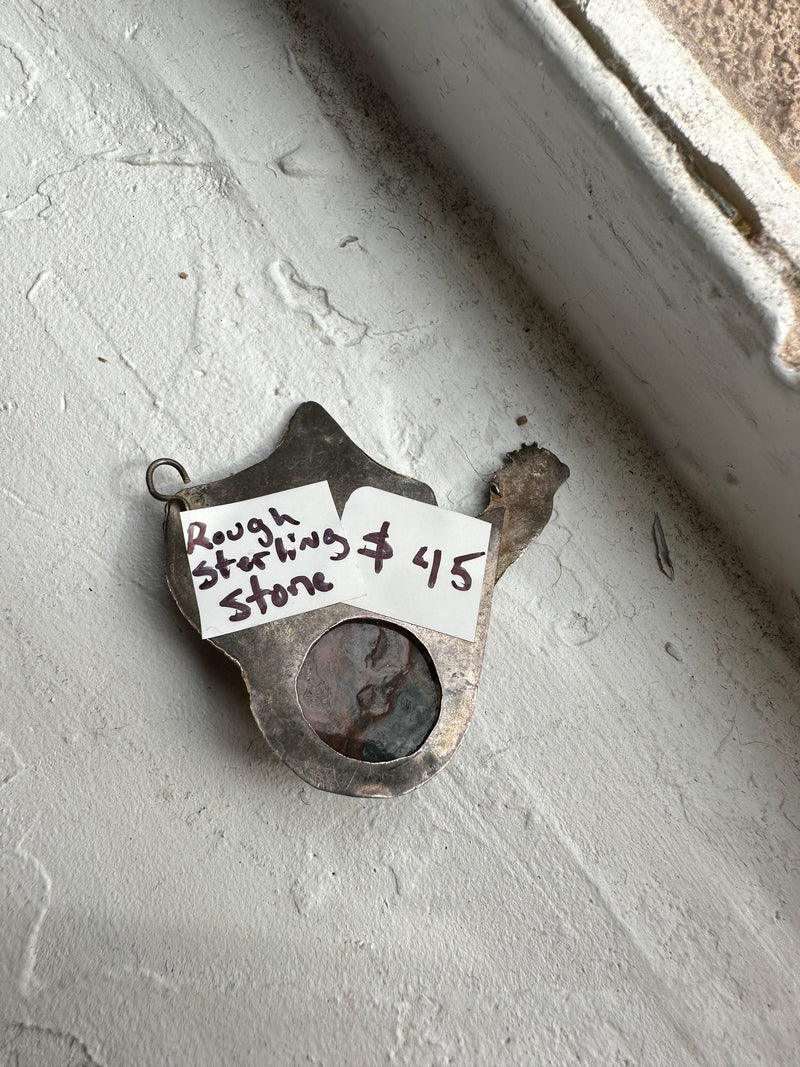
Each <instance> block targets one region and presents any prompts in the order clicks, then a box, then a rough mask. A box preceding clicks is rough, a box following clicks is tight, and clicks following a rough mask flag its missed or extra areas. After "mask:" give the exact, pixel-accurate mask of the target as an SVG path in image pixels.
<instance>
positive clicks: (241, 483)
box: [148, 403, 569, 797]
mask: <svg viewBox="0 0 800 1067" xmlns="http://www.w3.org/2000/svg"><path fill="white" fill-rule="evenodd" d="M164 462H171V461H164V460H160V461H157V463H164ZM174 465H175V466H176V468H177V469H178V470H179V471H181V472H183V468H181V467H180V466H179V465H178V464H174ZM152 469H153V465H151V468H150V469H149V470H148V488H150V489H151V491H152ZM517 471H518V472H519V473H515V472H517ZM183 473H185V472H183ZM568 475H569V471H568V470H567V468H566V467H565V466H564V465H563V464H561V463H560V462H559V461H558V460H557V459H556V458H555V456H553V455H552V453H549V452H547V451H546V450H544V449H537V448H536V446H529V448H528V450H527V451H526V450H525V449H523V450H521V451H520V452H518V453H514V454H513V455H511V456H509V462H508V464H507V465H506V466H505V467H504V468H503V469H502V470H501V471H499V472H498V473H497V475H495V479H494V483H493V485H494V489H493V491H492V494H491V499H490V501H489V506H488V507H487V509H486V510H485V511H484V513H483V515H482V516H480V517H481V518H483V519H485V521H487V522H489V523H490V524H491V526H492V532H491V535H490V541H489V550H488V553H487V565H486V571H485V576H484V581H483V587H482V590H481V603H480V611H479V615H478V625H477V632H476V635H475V640H474V642H469V641H463V640H461V639H459V638H455V637H449V636H447V635H445V634H440V633H435V632H433V631H431V630H426V629H423V628H422V627H418V626H412V625H409V624H407V623H404V622H400V621H398V620H395V619H387V618H386V617H385V616H379V615H372V614H369V615H367V614H365V613H364V612H363V611H359V610H358V609H357V608H355V607H352V606H348V605H346V604H338V605H332V606H330V607H325V608H321V609H318V610H316V611H313V612H309V613H307V614H303V615H295V616H292V617H290V618H286V619H281V620H278V621H275V622H271V623H268V624H266V625H263V626H256V627H252V628H251V629H246V630H242V631H239V632H236V633H231V634H225V635H224V636H221V637H215V638H212V639H211V643H212V644H213V645H215V646H216V647H217V648H219V649H220V650H221V651H222V652H224V653H225V655H227V656H229V657H230V658H231V659H232V660H234V662H235V663H237V664H238V666H239V668H240V669H241V672H242V675H243V677H244V680H245V684H246V685H247V688H248V691H249V693H250V704H251V708H252V711H253V715H254V716H255V719H256V721H257V723H258V725H259V727H260V728H261V731H262V732H263V734H264V736H265V737H266V739H267V741H268V742H269V743H270V745H271V746H272V748H273V749H274V750H275V751H276V752H277V754H278V755H279V756H280V757H281V759H282V760H283V761H284V762H285V763H287V764H288V766H289V767H291V768H292V770H293V771H295V772H296V773H297V774H298V775H300V777H301V778H303V779H305V781H307V782H309V783H310V784H311V785H313V786H316V787H317V788H319V789H326V790H329V791H331V792H335V793H344V794H348V795H350V796H360V797H389V796H395V795H398V794H400V793H405V792H408V791H409V790H411V789H415V788H416V787H417V786H419V785H421V784H422V783H423V782H425V781H427V779H428V778H430V777H431V776H432V775H434V774H435V773H436V772H437V771H438V770H440V769H441V768H442V767H443V766H444V764H445V763H447V761H448V760H449V759H450V757H451V756H452V755H453V752H454V751H455V749H456V748H457V747H458V744H459V742H460V741H461V738H462V737H463V735H464V733H465V731H466V729H467V727H468V725H469V722H470V719H471V718H472V713H473V710H474V707H475V697H476V692H477V686H478V680H479V677H480V672H481V665H482V662H483V653H484V647H485V643H486V635H487V632H488V626H489V612H490V608H491V599H492V591H493V588H494V585H495V580H496V575H497V573H498V570H499V569H500V568H502V570H505V568H506V567H507V566H508V565H509V563H510V562H513V559H515V558H516V557H517V556H518V555H519V553H520V552H521V551H522V549H523V548H524V547H525V544H527V542H528V541H529V540H530V539H531V537H532V536H535V535H536V534H537V533H538V532H539V531H540V530H541V528H542V527H543V526H544V524H545V523H546V522H547V519H548V518H549V515H550V513H551V511H552V499H553V494H554V493H555V491H556V489H557V488H558V486H559V485H561V484H562V482H563V481H564V480H565V479H566V478H567V477H568ZM322 480H327V482H328V484H329V486H330V489H331V493H332V496H333V500H334V503H335V504H336V508H337V510H338V512H339V514H341V513H342V511H343V509H344V505H345V503H346V501H347V499H348V498H349V496H350V494H351V493H352V492H353V491H354V490H355V489H357V488H359V487H361V486H374V487H375V488H378V489H383V490H386V491H387V492H391V493H396V494H399V495H402V496H407V497H410V498H411V499H414V500H419V501H422V502H423V503H427V504H435V503H436V498H435V496H434V493H433V490H432V489H431V488H430V487H429V486H427V485H425V484H424V483H422V482H419V481H417V480H415V479H413V478H409V477H406V476H404V475H401V474H397V473H395V472H394V471H391V470H388V469H387V468H386V467H384V466H382V465H381V464H379V463H376V462H375V461H374V460H373V459H371V458H370V457H369V456H367V455H366V453H364V452H362V451H361V449H360V448H358V447H357V446H356V445H355V444H354V443H353V442H352V441H351V440H350V438H349V437H348V436H347V435H346V434H345V433H344V431H343V430H342V429H341V427H340V426H339V425H338V424H337V423H336V422H335V421H334V420H333V419H332V418H331V416H330V415H329V414H328V413H327V412H326V411H325V410H324V409H323V408H322V407H320V405H319V404H315V403H305V404H302V405H301V406H300V407H299V408H298V409H297V411H296V412H295V414H294V416H293V418H292V419H291V421H290V422H289V424H288V426H287V428H286V430H285V431H284V434H283V437H282V438H281V440H280V442H279V444H278V445H277V447H276V449H275V451H274V452H273V453H272V454H271V455H270V456H268V457H267V458H266V459H264V460H262V461H261V462H260V463H256V464H255V465H254V466H252V467H249V468H247V469H246V470H244V471H240V472H239V473H237V474H234V475H232V476H231V477H230V478H224V479H222V480H220V481H217V482H210V483H208V484H205V485H193V486H189V487H187V488H185V489H181V490H179V491H178V492H177V493H176V494H173V495H172V496H171V497H169V498H166V499H168V500H170V501H172V502H175V503H179V504H180V506H186V507H187V508H190V509H191V508H201V507H211V506H214V505H217V504H228V503H231V502H233V501H237V500H246V499H249V498H251V497H257V496H264V495H266V494H267V493H276V492H280V491H282V490H286V489H292V488H294V487H296V486H298V485H304V484H307V483H310V482H317V481H322ZM518 487H519V488H521V494H520V492H517V491H516V490H517V488H518ZM495 490H496V491H495ZM527 493H530V494H531V496H530V497H529V499H528V503H527V507H526V506H525V504H524V501H523V499H522V497H523V496H524V495H525V494H527ZM154 495H155V494H154ZM160 498H162V499H163V497H160ZM506 501H507V503H508V507H509V517H510V519H511V521H510V524H509V528H508V529H506V528H504V526H503V517H504V513H505V512H504V504H505V503H506ZM501 532H502V538H501ZM165 537H166V571H167V582H168V584H169V587H170V590H171V591H172V594H173V596H174V597H175V600H176V602H177V604H178V607H179V608H180V610H181V611H182V612H183V614H184V615H185V616H186V618H187V619H188V621H189V622H190V623H191V624H192V626H194V627H195V629H197V630H198V631H199V629H200V622H199V613H198V608H197V602H196V598H195V592H194V587H193V584H192V577H191V573H190V569H189V562H188V558H187V555H186V549H185V544H184V537H183V531H182V527H181V522H180V516H179V508H178V507H171V506H170V505H169V504H168V505H167V517H166V522H165ZM523 541H524V542H525V544H523V543H522V542H523ZM346 620H367V621H370V622H374V623H377V624H380V625H382V624H385V623H388V624H390V625H391V626H393V627H394V628H396V629H398V630H400V631H401V633H405V634H407V635H411V637H412V638H416V640H417V641H418V642H419V643H420V644H421V645H422V646H423V648H424V649H425V650H426V651H427V653H428V656H429V657H430V662H431V664H432V667H433V669H434V671H435V674H436V678H437V680H438V684H439V687H440V689H441V705H440V709H439V716H438V719H437V721H436V723H435V725H434V726H433V728H432V730H431V731H430V733H429V735H428V736H427V738H426V739H425V740H424V741H423V743H422V745H421V746H420V747H419V748H418V749H417V751H415V752H413V753H411V754H410V755H407V756H403V757H402V758H400V759H392V760H388V761H385V762H366V761H364V760H360V759H352V758H350V757H349V756H346V755H343V754H342V753H341V752H338V751H336V750H335V749H334V748H332V747H330V745H328V744H326V743H325V741H323V740H322V738H321V737H320V736H319V735H318V734H317V733H316V732H315V731H314V729H312V727H311V726H310V724H309V722H308V721H307V720H306V718H305V716H304V715H303V711H302V708H301V705H300V701H299V699H298V693H297V680H298V676H299V675H300V672H301V669H302V667H303V664H304V661H305V659H306V656H307V654H308V652H309V650H310V649H311V648H312V646H313V645H314V644H315V642H316V641H317V640H318V639H319V638H320V637H321V636H322V635H323V634H326V633H328V632H329V631H331V630H332V629H333V628H334V627H336V626H337V625H338V624H340V623H342V622H344V621H346Z"/></svg>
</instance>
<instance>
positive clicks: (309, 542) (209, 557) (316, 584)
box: [181, 482, 365, 637]
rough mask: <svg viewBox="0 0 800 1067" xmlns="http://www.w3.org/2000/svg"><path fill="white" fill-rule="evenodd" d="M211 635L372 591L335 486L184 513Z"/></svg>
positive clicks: (203, 619)
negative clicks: (347, 530) (341, 512)
mask: <svg viewBox="0 0 800 1067" xmlns="http://www.w3.org/2000/svg"><path fill="white" fill-rule="evenodd" d="M181 522H182V524H183V533H184V537H185V539H186V552H187V554H188V557H189V567H190V569H191V572H192V580H193V582H194V589H195V595H196V596H197V606H198V608H199V609H200V626H201V632H202V634H203V637H218V636H219V635H221V634H227V633H234V632H235V631H237V630H246V629H248V628H249V627H251V626H259V625H260V624H261V623H268V622H273V621H274V620H276V619H284V618H287V617H288V616H290V615H300V614H301V613H302V612H305V611H313V610H314V609H315V608H321V607H326V606H327V605H329V604H338V603H340V602H341V601H343V600H352V599H354V598H357V597H359V596H360V595H362V594H363V593H364V588H365V586H364V581H363V579H362V577H361V574H360V571H359V568H358V567H357V565H356V563H355V559H354V555H355V554H354V551H353V550H351V547H350V544H349V542H348V539H347V537H346V535H345V532H344V529H343V527H342V523H341V522H340V520H339V516H338V514H337V512H336V507H335V505H334V503H333V497H332V496H331V491H330V488H329V487H328V483H327V482H315V483H314V484H312V485H304V486H300V487H299V488H297V489H288V490H286V491H285V492H282V493H270V494H269V495H267V496H262V497H255V498H253V499H252V500H242V501H238V502H237V503H234V504H220V505H218V506H217V507H211V508H195V509H193V510H190V511H183V512H181Z"/></svg>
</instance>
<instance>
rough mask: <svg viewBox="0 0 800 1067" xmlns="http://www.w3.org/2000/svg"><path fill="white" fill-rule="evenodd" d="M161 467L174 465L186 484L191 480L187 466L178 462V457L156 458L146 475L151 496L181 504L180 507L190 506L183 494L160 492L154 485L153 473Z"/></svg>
mask: <svg viewBox="0 0 800 1067" xmlns="http://www.w3.org/2000/svg"><path fill="white" fill-rule="evenodd" d="M159 467H172V468H173V469H174V470H176V471H177V472H178V474H180V476H181V478H183V481H184V484H186V485H188V483H189V482H190V481H191V478H190V477H189V475H188V474H187V473H186V470H185V468H184V467H183V466H182V464H180V463H178V461H177V460H176V459H168V458H166V457H162V458H161V459H154V460H153V462H152V463H151V464H150V466H149V467H148V468H147V473H146V474H145V476H144V477H145V481H146V482H147V489H148V492H149V493H150V496H152V497H155V499H156V500H163V501H164V502H165V503H167V504H178V505H180V507H183V508H188V507H189V505H188V504H187V502H186V501H185V500H184V498H183V497H182V496H179V495H177V494H174V493H159V491H158V490H157V489H156V487H155V486H154V485H153V474H154V473H155V471H156V470H158V468H159Z"/></svg>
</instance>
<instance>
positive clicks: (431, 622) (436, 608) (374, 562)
mask: <svg viewBox="0 0 800 1067" xmlns="http://www.w3.org/2000/svg"><path fill="white" fill-rule="evenodd" d="M342 525H343V526H344V528H345V530H346V531H347V537H348V539H349V541H350V544H351V545H352V547H353V549H354V550H355V553H356V560H357V562H358V566H359V568H360V569H361V572H362V574H363V576H364V580H365V582H366V587H367V595H366V596H365V597H361V598H360V599H359V600H358V601H357V607H359V608H360V609H363V610H365V611H368V612H369V611H375V612H378V613H379V614H381V615H389V616H391V617H393V618H395V619H400V620H402V621H403V622H409V623H413V624H415V625H417V626H424V627H426V628H427V629H429V630H438V631H439V632H440V633H445V634H450V635H451V636H453V637H462V638H464V639H465V640H466V641H474V640H475V628H476V626H477V622H478V610H479V608H480V601H481V587H482V585H483V575H484V571H485V569H486V553H487V551H488V549H489V536H490V534H491V526H490V525H489V523H488V522H483V521H482V520H481V519H474V518H472V517H471V516H469V515H460V514H458V513H457V512H455V511H446V510H445V509H444V508H437V507H434V506H433V505H432V504H421V503H419V501H417V500H409V499H408V498H407V497H404V496H397V495H395V494H394V493H387V492H384V491H383V490H382V489H373V488H371V487H369V486H365V487H362V488H361V489H356V490H355V492H353V494H352V495H351V497H350V499H349V500H348V501H347V504H346V505H345V509H344V513H343V515H342Z"/></svg>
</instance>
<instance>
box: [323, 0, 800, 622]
mask: <svg viewBox="0 0 800 1067" xmlns="http://www.w3.org/2000/svg"><path fill="white" fill-rule="evenodd" d="M320 2H321V3H322V5H323V6H324V7H325V8H326V10H328V11H330V12H332V13H333V14H334V15H335V16H336V18H337V19H338V20H341V21H342V22H343V25H344V26H345V27H346V30H347V32H348V33H349V34H351V35H352V36H353V38H354V40H356V41H357V42H358V45H359V47H360V48H361V49H362V50H363V51H364V53H365V55H367V56H368V57H369V58H370V60H371V62H372V69H373V70H374V71H375V72H376V76H377V77H379V78H380V79H381V80H382V81H383V82H384V83H385V84H386V85H387V87H388V89H389V91H390V92H391V94H392V95H393V96H394V98H395V99H396V100H397V101H398V103H399V104H400V106H401V107H402V109H403V110H404V112H405V114H406V115H407V116H408V117H409V118H410V119H411V120H412V121H413V122H414V123H416V124H417V125H419V126H421V127H423V128H424V129H426V130H428V131H432V132H433V133H434V134H435V135H436V136H437V137H438V138H439V139H440V140H441V141H442V142H443V144H444V145H445V146H446V148H447V149H448V151H449V152H450V153H451V154H452V156H453V157H454V158H455V159H456V160H457V161H458V163H459V165H460V166H462V167H463V169H464V170H465V171H466V172H467V173H469V175H470V176H471V178H472V179H473V181H474V182H475V184H476V186H477V188H478V189H479V190H480V193H481V195H482V196H483V197H484V198H485V199H486V201H487V203H488V204H490V205H491V208H492V209H493V215H494V228H495V232H496V233H497V235H498V238H499V240H500V241H501V243H502V245H503V247H504V248H505V249H506V251H507V253H508V255H509V257H510V258H511V259H512V261H513V262H514V263H515V264H516V265H517V266H518V268H519V269H520V271H521V272H522V274H523V276H524V277H526V278H527V279H528V280H529V282H530V283H531V285H532V287H533V290H534V291H535V292H536V293H537V294H538V295H539V297H540V299H542V300H543V301H544V303H545V305H546V306H547V307H548V308H549V309H550V310H551V311H552V312H553V313H554V314H556V315H557V316H558V317H559V318H562V319H563V321H564V322H565V323H566V324H567V326H568V327H569V330H570V333H571V336H572V337H573V338H574V339H575V340H576V341H577V343H578V344H579V345H580V346H581V347H582V349H583V350H584V351H585V352H587V353H588V354H589V355H590V356H591V357H592V359H593V360H594V361H595V362H596V363H597V365H599V366H600V367H601V368H602V369H603V372H604V374H605V375H606V377H607V378H608V380H609V381H610V382H611V383H612V387H613V388H614V390H615V392H616V394H617V395H619V396H620V397H622V398H623V399H624V401H625V403H626V404H627V405H628V406H629V408H630V409H631V410H632V411H633V412H634V414H635V416H636V417H637V418H638V419H639V420H640V421H641V423H642V424H643V425H644V426H645V427H646V428H647V431H648V433H649V434H650V436H651V438H652V439H653V440H654V441H655V443H656V445H657V447H658V449H659V451H660V452H661V454H662V455H664V456H665V457H666V458H667V460H668V462H669V464H670V467H671V468H672V469H673V470H674V471H675V472H676V473H677V474H678V476H679V477H680V478H681V480H682V481H683V482H684V484H686V485H688V486H689V487H690V488H691V490H692V491H693V492H694V494H695V495H696V497H697V499H699V500H701V501H703V503H704V506H706V507H708V508H710V509H711V510H712V511H713V513H714V514H715V516H716V517H717V519H718V520H719V521H720V522H721V523H722V524H723V525H724V527H725V529H726V530H727V532H728V533H729V535H730V536H731V537H732V538H733V539H734V540H735V541H736V542H737V543H738V544H739V545H740V546H741V547H742V548H743V550H744V551H745V552H746V553H747V556H748V560H749V562H750V565H751V566H752V568H753V569H754V570H756V571H757V572H758V573H759V575H760V576H761V578H762V580H763V581H764V582H765V583H766V584H767V585H768V586H769V587H770V588H771V590H772V593H773V596H774V598H775V600H776V602H777V603H778V604H779V605H780V607H781V609H782V611H783V612H784V614H785V615H786V617H787V618H789V619H790V620H792V622H793V624H794V626H795V627H796V630H797V632H798V633H800V508H799V507H798V499H799V498H798V483H797V473H796V472H797V470H798V467H800V435H799V434H798V432H797V425H798V405H799V404H800V397H799V396H798V392H797V389H796V386H797V384H798V381H799V380H800V378H799V376H800V370H799V369H798V368H799V367H800V286H798V283H797V277H798V250H799V249H800V223H799V222H798V219H800V190H798V188H797V187H796V186H795V185H794V184H793V183H792V182H791V181H789V180H788V179H787V178H786V176H785V175H784V174H783V173H782V169H781V168H780V166H779V165H778V164H777V163H776V162H775V160H773V159H772V158H771V156H769V153H768V152H767V150H766V149H765V147H764V146H763V145H762V144H761V143H760V141H759V140H758V137H757V136H756V135H755V134H754V133H753V131H750V130H749V129H748V128H747V127H746V125H745V123H744V121H743V120H742V119H741V118H740V117H739V116H738V115H737V114H736V113H735V112H734V111H733V109H732V108H730V107H728V106H727V105H726V104H725V102H724V100H723V98H722V96H721V95H720V94H719V93H715V92H714V91H713V90H712V89H711V87H710V85H709V84H708V82H707V80H706V79H705V78H704V76H703V75H702V73H701V72H700V70H699V68H698V67H697V66H696V64H694V63H693V61H692V60H691V59H690V58H689V57H688V56H687V55H686V54H685V53H682V51H681V49H680V48H679V47H678V46H677V44H676V43H675V42H674V41H671V40H670V38H669V36H668V35H667V34H666V32H665V31H664V30H663V27H661V25H660V23H658V21H657V20H656V19H655V18H654V16H653V15H652V14H651V13H650V11H649V10H648V9H647V7H646V6H645V4H644V3H643V0H624V2H622V3H620V2H616V0H614V2H606V0H598V3H597V4H595V2H594V0H592V2H591V3H589V4H586V3H580V2H576V3H574V4H573V3H571V2H569V3H567V2H566V0H564V2H563V4H562V6H564V7H565V8H566V9H568V10H569V11H570V12H571V13H572V15H573V17H578V18H579V17H580V12H581V11H586V13H587V16H588V20H589V23H588V29H589V31H590V32H595V31H598V30H599V31H600V32H601V33H603V34H605V35H606V38H607V41H608V44H609V47H610V49H611V58H610V59H609V57H608V56H606V55H604V54H603V55H601V49H600V48H599V47H598V46H597V45H596V44H595V42H593V41H592V42H590V41H589V40H588V37H585V36H584V35H582V34H581V33H579V32H578V30H576V29H575V28H574V27H573V26H572V25H571V24H570V22H568V21H567V19H566V18H565V16H564V15H563V14H562V13H561V11H560V10H559V8H558V6H557V5H556V3H555V2H554V0H320ZM559 2H561V0H559ZM626 63H627V64H628V66H629V68H630V70H631V72H632V75H633V81H634V82H636V83H638V88H639V89H640V90H641V95H642V97H646V98H647V99H648V100H649V102H650V104H652V105H653V106H654V107H656V108H659V109H661V110H662V111H663V112H664V114H665V116H666V118H667V119H668V120H671V121H672V122H673V123H674V125H675V127H676V129H677V130H678V131H679V133H680V134H682V135H683V136H685V137H687V138H688V139H689V141H691V142H692V144H693V145H694V146H695V147H696V148H697V150H698V152H699V153H705V154H707V156H708V159H709V161H710V163H712V164H715V165H717V164H718V165H720V166H722V167H723V168H727V170H728V173H729V175H730V177H731V179H732V181H733V183H734V184H735V183H736V182H738V183H739V185H740V193H741V195H742V197H743V198H744V199H747V198H749V199H750V200H751V208H752V213H753V215H754V216H755V217H756V218H757V219H760V225H761V227H762V231H763V232H762V233H761V234H760V236H759V237H758V239H757V240H756V239H753V240H749V241H748V240H746V239H745V238H744V237H743V236H742V235H741V233H740V232H738V231H737V229H736V228H735V227H734V226H733V225H732V224H731V222H730V221H729V219H728V218H727V217H726V216H725V215H724V214H723V213H721V212H720V210H719V209H718V207H717V206H716V205H715V202H714V201H713V200H712V199H710V198H709V196H708V195H707V192H705V191H703V190H702V189H701V187H700V186H699V185H698V184H697V182H696V181H695V179H694V178H693V177H692V176H691V175H690V173H689V171H688V170H687V168H686V166H685V164H684V161H683V159H682V157H681V155H680V153H679V151H678V149H677V148H676V144H677V143H678V142H677V141H676V140H675V139H671V138H670V137H665V136H664V134H663V132H662V130H661V128H660V127H659V126H658V125H657V124H656V123H655V122H654V121H653V120H652V118H651V117H648V114H647V113H646V112H645V111H644V110H642V109H641V108H640V106H639V103H637V101H636V99H635V98H634V96H632V95H631V92H629V90H628V88H626V86H625V84H623V81H622V80H620V78H618V77H617V73H616V71H619V70H620V69H621V67H622V66H623V65H624V64H626ZM712 116H713V121H712ZM792 590H793V591H794V595H793V594H792Z"/></svg>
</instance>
